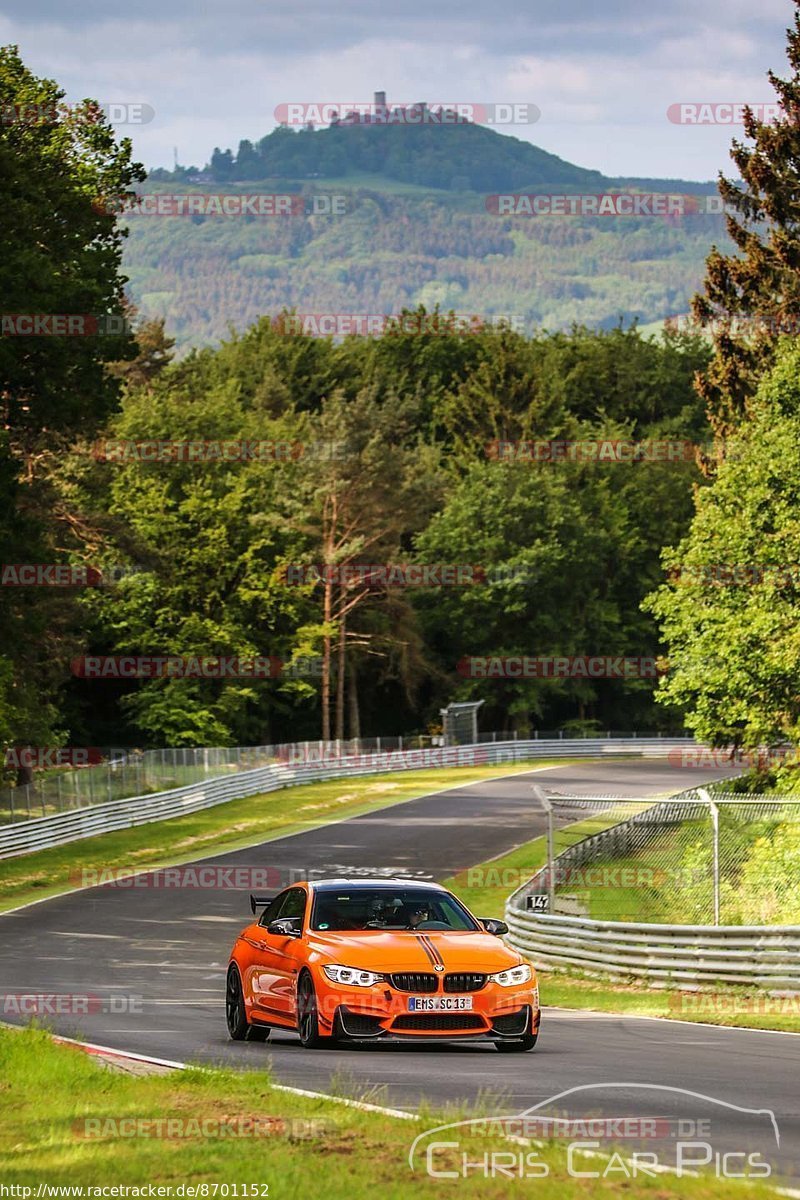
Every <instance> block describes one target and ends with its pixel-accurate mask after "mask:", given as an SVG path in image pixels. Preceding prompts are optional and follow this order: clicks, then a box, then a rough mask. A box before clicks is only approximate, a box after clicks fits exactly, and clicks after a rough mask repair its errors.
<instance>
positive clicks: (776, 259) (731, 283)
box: [692, 0, 800, 438]
mask: <svg viewBox="0 0 800 1200" xmlns="http://www.w3.org/2000/svg"><path fill="white" fill-rule="evenodd" d="M795 9H796V12H795V18H794V24H793V26H792V28H791V29H788V30H787V39H788V43H787V57H788V61H789V65H790V67H791V69H792V74H791V78H789V79H780V78H778V77H777V76H776V75H774V74H773V72H772V71H770V72H768V78H769V81H770V83H771V85H772V87H773V88H774V89H775V92H776V93H777V96H778V99H779V102H780V105H781V109H782V112H781V115H780V117H779V118H778V119H777V120H776V121H774V122H772V121H761V120H759V119H757V118H756V116H755V114H754V113H753V111H752V109H750V108H747V109H746V110H745V116H744V128H745V133H746V135H747V138H748V139H749V140H750V141H751V142H753V143H754V145H753V146H752V147H749V146H746V145H744V144H742V143H741V142H738V141H736V140H734V142H733V147H732V149H731V158H732V159H733V161H734V163H735V164H736V166H737V167H738V169H739V174H740V182H736V181H734V180H731V179H727V178H725V176H724V175H722V174H720V182H719V192H720V195H721V197H722V199H723V201H724V203H725V206H726V214H727V215H726V224H727V228H728V233H729V235H730V237H731V238H732V240H733V242H734V243H735V246H736V251H737V252H735V253H733V254H723V253H722V252H721V251H720V250H719V249H718V248H717V247H716V246H714V247H712V250H711V253H710V254H709V256H708V258H707V260H706V278H705V281H704V292H703V294H698V295H696V296H695V297H694V299H693V302H692V309H693V312H694V315H695V318H696V319H697V320H698V321H699V322H700V324H701V325H703V326H705V327H709V328H710V329H711V332H712V334H713V340H714V349H715V354H714V357H713V359H712V361H711V363H710V364H709V367H708V368H707V369H706V371H705V372H703V373H702V374H700V375H699V376H698V377H697V388H698V391H699V393H700V395H701V396H702V397H703V399H704V400H705V402H706V405H707V409H708V415H709V420H710V421H711V424H712V427H713V428H714V431H715V433H716V434H717V436H719V437H720V438H725V437H728V436H730V434H731V433H733V432H734V431H735V429H736V427H737V425H738V424H739V422H740V421H741V419H742V418H743V417H744V416H745V415H746V413H747V410H748V401H749V398H750V397H751V396H752V395H753V393H754V391H755V388H756V385H757V382H758V379H759V377H760V376H761V375H762V374H763V372H764V370H766V369H768V368H769V366H770V365H771V363H772V362H773V360H774V352H775V345H776V342H777V340H778V338H779V337H780V335H781V334H784V333H798V332H800V0H795Z"/></svg>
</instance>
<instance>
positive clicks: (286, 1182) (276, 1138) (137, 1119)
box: [0, 1028, 774, 1200]
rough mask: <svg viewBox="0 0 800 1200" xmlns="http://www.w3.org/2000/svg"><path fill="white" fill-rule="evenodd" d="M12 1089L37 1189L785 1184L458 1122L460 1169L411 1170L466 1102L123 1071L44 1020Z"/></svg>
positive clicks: (350, 1198)
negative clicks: (592, 1152) (571, 1148)
mask: <svg viewBox="0 0 800 1200" xmlns="http://www.w3.org/2000/svg"><path fill="white" fill-rule="evenodd" d="M265 1051H266V1047H265ZM0 1091H2V1092H3V1093H4V1094H5V1097H6V1098H7V1102H6V1103H4V1104H3V1105H2V1107H0V1180H2V1182H3V1184H4V1185H9V1184H13V1185H15V1186H16V1187H17V1188H21V1187H24V1188H30V1189H31V1191H30V1192H29V1193H28V1195H29V1196H33V1197H35V1196H36V1195H37V1189H38V1188H39V1187H40V1186H43V1187H45V1188H47V1187H56V1188H69V1187H82V1188H90V1187H92V1188H102V1187H109V1186H110V1187H113V1186H117V1187H120V1186H124V1187H128V1188H141V1187H143V1188H144V1189H145V1191H144V1193H143V1194H144V1195H147V1194H148V1191H147V1188H148V1185H157V1186H159V1187H163V1188H164V1189H165V1190H164V1191H163V1192H162V1193H161V1195H162V1196H172V1197H176V1196H180V1195H184V1196H186V1195H189V1194H191V1193H190V1192H188V1190H187V1189H188V1188H190V1187H197V1186H198V1185H203V1184H205V1185H211V1186H209V1187H207V1188H206V1190H205V1191H204V1190H202V1187H201V1188H200V1190H198V1191H196V1192H195V1193H194V1194H195V1195H196V1196H198V1195H199V1196H205V1197H212V1198H213V1197H214V1196H215V1195H216V1196H219V1197H235V1196H238V1197H241V1196H242V1195H246V1196H247V1197H250V1198H255V1200H264V1198H265V1197H268V1198H269V1200H289V1198H293V1197H299V1196H308V1195H319V1196H324V1197H325V1200H355V1198H360V1197H370V1198H372V1197H375V1196H380V1197H381V1200H406V1198H407V1197H412V1198H413V1197H417V1196H419V1197H423V1196H425V1197H429V1196H431V1195H437V1196H445V1197H447V1196H458V1197H459V1198H461V1197H466V1198H467V1200H470V1198H471V1197H481V1198H482V1200H483V1198H488V1200H496V1198H501V1197H518V1196H520V1195H522V1196H525V1195H534V1194H535V1196H536V1197H537V1200H556V1198H557V1197H558V1198H560V1197H563V1196H565V1195H566V1196H571V1197H580V1198H583V1197H585V1198H586V1200H590V1197H591V1198H593V1197H595V1196H601V1197H615V1196H616V1197H623V1196H624V1197H652V1198H653V1200H662V1198H663V1197H664V1196H666V1195H670V1196H673V1195H680V1196H685V1197H689V1198H691V1200H712V1197H713V1198H714V1200H729V1198H730V1200H733V1198H734V1197H737V1198H738V1200H742V1196H743V1195H745V1196H747V1197H750V1196H752V1197H754V1198H760V1197H766V1196H774V1192H773V1191H772V1189H771V1188H769V1187H768V1186H767V1185H765V1184H763V1183H762V1184H756V1185H752V1184H749V1183H743V1182H742V1181H741V1180H738V1179H737V1180H731V1181H727V1180H720V1179H717V1178H713V1177H710V1176H709V1177H701V1178H698V1179H692V1178H685V1177H684V1178H680V1179H677V1178H675V1177H670V1176H665V1175H656V1176H655V1177H650V1178H648V1177H646V1176H645V1177H642V1176H639V1177H637V1178H635V1179H634V1178H629V1177H628V1178H626V1171H625V1170H624V1169H623V1168H622V1167H621V1165H620V1161H619V1160H616V1161H614V1162H613V1167H612V1164H611V1163H609V1162H608V1161H607V1160H605V1159H601V1158H598V1157H597V1156H594V1157H591V1158H584V1157H583V1156H577V1157H576V1160H575V1166H576V1169H582V1170H584V1171H586V1172H596V1173H597V1176H598V1177H595V1178H581V1179H576V1178H574V1177H570V1175H569V1174H568V1172H567V1169H566V1148H565V1144H564V1143H561V1144H560V1145H559V1144H554V1143H553V1142H548V1143H536V1148H535V1149H534V1148H533V1147H532V1146H530V1147H524V1148H523V1147H520V1146H518V1145H515V1144H514V1143H509V1142H508V1141H502V1140H500V1139H499V1138H497V1137H496V1136H491V1131H487V1133H488V1134H489V1136H481V1137H480V1140H476V1135H475V1134H472V1135H471V1136H469V1135H468V1134H466V1133H463V1134H462V1131H459V1130H456V1131H448V1132H447V1134H446V1136H447V1139H448V1140H450V1139H451V1137H454V1134H455V1135H459V1134H461V1135H462V1136H461V1147H460V1148H455V1147H452V1148H450V1149H447V1150H445V1149H440V1150H439V1151H438V1152H437V1154H436V1157H435V1158H433V1159H432V1161H433V1165H434V1168H435V1169H436V1170H437V1171H439V1172H446V1171H449V1172H451V1174H452V1176H454V1177H449V1178H444V1177H441V1176H440V1177H438V1178H431V1177H430V1176H429V1175H428V1174H427V1173H426V1171H425V1156H424V1149H423V1153H422V1155H420V1156H418V1157H417V1159H416V1161H417V1163H418V1166H417V1169H416V1170H415V1171H412V1170H411V1168H410V1166H409V1162H408V1152H409V1148H410V1146H411V1142H412V1141H413V1139H414V1138H415V1137H416V1136H417V1135H418V1134H419V1133H421V1132H423V1131H424V1130H426V1129H433V1128H435V1127H436V1126H438V1125H440V1124H443V1123H445V1122H451V1121H457V1120H459V1119H460V1118H462V1117H463V1116H464V1115H466V1114H465V1113H464V1112H457V1111H448V1112H447V1113H446V1114H442V1113H434V1112H432V1111H426V1112H425V1113H423V1114H420V1118H421V1119H420V1120H419V1121H411V1120H408V1121H406V1120H401V1119H398V1118H396V1117H391V1116H388V1115H385V1114H383V1113H376V1112H364V1111H360V1110H358V1109H355V1108H350V1107H345V1106H343V1105H339V1104H336V1103H334V1102H332V1101H330V1100H323V1099H311V1098H309V1097H306V1096H296V1095H292V1094H288V1093H286V1092H282V1091H279V1090H277V1089H275V1088H273V1087H272V1086H271V1083H270V1078H269V1074H268V1072H267V1071H264V1072H249V1073H246V1074H245V1073H237V1072H235V1071H223V1070H199V1069H189V1070H186V1071H178V1072H172V1073H170V1074H167V1075H148V1076H144V1077H135V1076H130V1075H120V1074H117V1073H112V1072H111V1071H108V1070H106V1069H104V1068H103V1067H102V1066H100V1065H99V1064H98V1063H97V1062H95V1061H93V1060H92V1059H90V1058H89V1057H88V1056H86V1055H85V1054H83V1053H82V1052H81V1051H80V1050H77V1049H74V1048H70V1047H64V1046H58V1045H55V1044H54V1043H53V1042H52V1041H51V1040H50V1039H49V1037H48V1036H47V1035H46V1034H45V1033H44V1032H43V1031H41V1030H33V1029H27V1030H23V1031H21V1032H17V1031H12V1030H9V1029H2V1028H0ZM483 1115H486V1116H489V1115H491V1114H490V1113H484V1114H483ZM222 1130H228V1131H231V1132H227V1133H223V1132H222ZM233 1131H240V1132H239V1135H238V1136H236V1134H235V1132H233ZM467 1139H468V1140H467ZM651 1148H652V1147H651ZM604 1149H605V1147H604ZM608 1150H609V1152H610V1151H611V1150H612V1147H611V1146H610V1145H609V1146H608ZM493 1151H494V1152H499V1153H503V1154H504V1156H505V1157H504V1172H505V1174H501V1173H499V1172H498V1173H497V1175H496V1176H495V1177H494V1178H486V1176H485V1174H483V1173H482V1172H481V1171H479V1170H476V1169H473V1170H472V1171H470V1172H468V1174H467V1177H466V1178H463V1177H462V1176H461V1170H460V1168H461V1162H462V1154H463V1155H464V1156H465V1157H466V1158H467V1159H468V1160H470V1161H475V1160H481V1159H482V1158H483V1155H484V1154H486V1153H489V1154H491V1153H492V1152H493ZM623 1153H625V1152H624V1151H623ZM528 1154H530V1155H535V1160H534V1159H531V1160H528V1161H529V1163H530V1162H533V1161H535V1163H536V1168H537V1169H536V1174H535V1175H533V1174H531V1176H530V1177H528V1178H520V1177H519V1175H518V1174H517V1173H513V1174H511V1177H509V1165H508V1163H509V1156H511V1157H513V1158H514V1159H515V1160H517V1161H518V1160H519V1157H520V1156H522V1158H523V1161H525V1156H526V1155H528ZM578 1164H579V1165H578ZM528 1169H531V1168H530V1166H529V1167H528ZM604 1172H607V1173H606V1174H605V1177H604ZM213 1185H217V1186H218V1188H219V1190H217V1191H216V1192H215V1191H214V1189H213ZM225 1185H227V1191H226V1190H225ZM234 1185H237V1186H236V1187H235V1186H234ZM243 1185H247V1191H246V1192H243V1190H242V1189H243ZM181 1187H182V1188H183V1191H182V1192H179V1191H178V1190H177V1189H178V1188H181ZM166 1189H170V1190H169V1191H167V1190H166ZM10 1194H13V1193H10ZM16 1194H17V1195H22V1196H23V1197H24V1196H25V1193H20V1192H17V1193H16ZM44 1194H45V1195H46V1194H47V1193H46V1192H45V1193H44ZM56 1194H58V1193H56ZM62 1194H67V1195H70V1193H69V1192H66V1193H62ZM71 1194H72V1195H75V1193H71ZM117 1194H118V1195H120V1194H123V1193H120V1192H118V1193H117ZM128 1194H129V1195H130V1194H131V1193H128ZM134 1194H135V1193H134ZM84 1195H85V1196H91V1195H92V1193H90V1192H84Z"/></svg>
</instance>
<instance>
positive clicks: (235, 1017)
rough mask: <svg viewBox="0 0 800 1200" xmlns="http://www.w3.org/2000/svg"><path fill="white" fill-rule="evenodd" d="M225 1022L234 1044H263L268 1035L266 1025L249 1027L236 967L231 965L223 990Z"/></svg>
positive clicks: (268, 1031)
mask: <svg viewBox="0 0 800 1200" xmlns="http://www.w3.org/2000/svg"><path fill="white" fill-rule="evenodd" d="M225 1021H226V1023H227V1026H228V1034H229V1036H230V1037H231V1039H232V1040H233V1041H234V1042H245V1041H247V1042H265V1041H266V1040H267V1038H268V1037H269V1035H270V1030H269V1029H268V1027H267V1026H266V1025H251V1024H250V1023H249V1021H248V1020H247V1013H246V1012H245V1006H244V992H243V991H242V980H241V978H240V976H239V969H238V967H236V966H234V965H233V964H231V966H230V967H229V968H228V980H227V985H226V988H225Z"/></svg>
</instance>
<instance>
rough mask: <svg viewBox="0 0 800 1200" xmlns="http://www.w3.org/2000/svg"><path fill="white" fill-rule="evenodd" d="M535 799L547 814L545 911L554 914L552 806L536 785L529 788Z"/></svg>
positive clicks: (543, 792)
mask: <svg viewBox="0 0 800 1200" xmlns="http://www.w3.org/2000/svg"><path fill="white" fill-rule="evenodd" d="M531 791H532V792H533V794H534V796H535V797H536V799H537V800H538V801H539V803H540V804H541V806H542V808H543V809H544V811H545V812H546V813H547V910H548V912H554V910H555V895H556V889H555V872H554V870H553V861H554V859H555V854H554V849H555V846H554V842H555V837H554V830H553V806H552V804H551V803H550V801H549V800H548V798H547V796H546V794H545V791H544V788H542V787H540V786H539V785H538V784H536V783H535V784H534V785H533V787H532V788H531Z"/></svg>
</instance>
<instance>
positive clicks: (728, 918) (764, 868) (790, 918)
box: [526, 788, 800, 925]
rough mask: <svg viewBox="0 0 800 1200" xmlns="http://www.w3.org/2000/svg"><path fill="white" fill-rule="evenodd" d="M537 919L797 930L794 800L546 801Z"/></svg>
mask: <svg viewBox="0 0 800 1200" xmlns="http://www.w3.org/2000/svg"><path fill="white" fill-rule="evenodd" d="M539 798H540V800H541V801H542V804H543V806H544V807H545V809H546V810H547V814H548V838H547V841H548V852H547V861H548V865H547V867H545V868H544V869H543V870H542V871H540V872H539V873H538V874H537V875H536V876H535V877H534V879H533V880H532V881H531V884H530V885H529V886H528V888H527V889H526V891H527V893H528V895H527V898H526V905H527V907H529V908H530V909H532V910H534V911H536V910H538V911H540V912H551V913H555V914H560V915H563V916H575V917H589V918H591V919H593V920H601V921H633V922H639V923H645V924H646V923H650V922H653V923H660V924H672V925H674V924H689V925H704V924H715V925H720V924H723V925H726V924H727V925H770V924H800V797H796V796H753V795H743V794H733V793H730V792H715V791H713V790H711V789H709V790H705V789H703V788H699V789H697V790H695V791H689V792H685V793H682V794H681V795H679V796H675V797H671V798H669V799H663V800H653V799H650V800H634V799H624V798H619V797H613V796H598V797H574V796H559V795H555V794H552V793H551V794H545V793H544V792H543V791H541V790H540V791H539Z"/></svg>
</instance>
